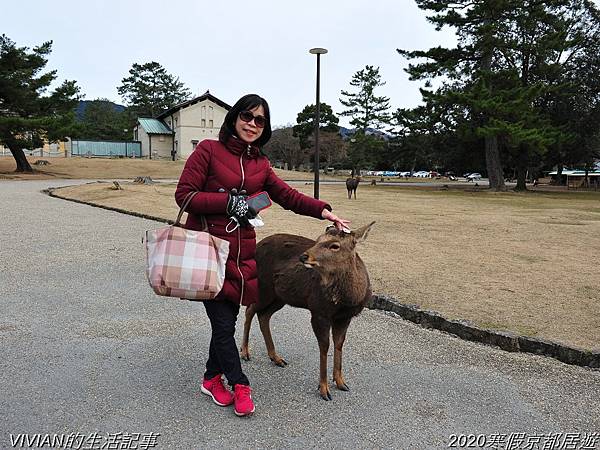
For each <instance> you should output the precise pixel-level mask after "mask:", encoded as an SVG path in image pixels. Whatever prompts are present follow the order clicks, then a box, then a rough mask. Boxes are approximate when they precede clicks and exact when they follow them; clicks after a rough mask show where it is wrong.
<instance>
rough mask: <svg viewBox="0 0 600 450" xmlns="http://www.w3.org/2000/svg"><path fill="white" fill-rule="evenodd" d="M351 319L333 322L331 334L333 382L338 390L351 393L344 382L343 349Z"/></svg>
mask: <svg viewBox="0 0 600 450" xmlns="http://www.w3.org/2000/svg"><path fill="white" fill-rule="evenodd" d="M350 320H351V318H348V319H344V320H340V321H336V322H333V324H332V327H331V332H332V334H333V345H334V351H333V381H335V385H336V386H337V388H338V389H340V390H342V391H349V390H350V388H349V387H348V385H347V384H346V381H345V380H344V375H342V347H343V346H344V341H345V340H346V331H347V330H348V325H350Z"/></svg>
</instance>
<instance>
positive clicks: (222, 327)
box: [202, 299, 250, 386]
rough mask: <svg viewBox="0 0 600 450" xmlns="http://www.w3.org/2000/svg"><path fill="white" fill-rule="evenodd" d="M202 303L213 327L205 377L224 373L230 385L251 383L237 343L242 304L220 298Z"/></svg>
mask: <svg viewBox="0 0 600 450" xmlns="http://www.w3.org/2000/svg"><path fill="white" fill-rule="evenodd" d="M202 303H204V307H205V308H206V314H207V315H208V318H209V319H210V325H211V328H212V335H211V339H210V347H209V351H208V361H206V372H205V373H204V378H205V379H209V378H213V377H214V376H216V375H218V374H221V373H222V374H225V377H226V378H227V381H228V383H229V385H230V386H234V385H236V384H245V385H250V382H249V381H248V378H246V375H244V372H242V364H241V362H240V355H239V353H238V350H237V346H236V344H235V336H234V335H235V322H236V320H237V315H238V313H239V312H240V305H238V304H236V303H233V302H230V301H228V300H220V299H219V300H208V301H205V302H202Z"/></svg>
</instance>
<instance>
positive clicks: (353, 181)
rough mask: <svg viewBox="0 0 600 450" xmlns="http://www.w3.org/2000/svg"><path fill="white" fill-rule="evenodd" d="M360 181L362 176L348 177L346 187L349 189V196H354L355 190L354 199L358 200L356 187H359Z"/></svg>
mask: <svg viewBox="0 0 600 450" xmlns="http://www.w3.org/2000/svg"><path fill="white" fill-rule="evenodd" d="M358 183H360V177H356V178H355V177H352V178H347V179H346V189H347V190H348V198H352V193H353V192H354V199H355V200H356V188H358Z"/></svg>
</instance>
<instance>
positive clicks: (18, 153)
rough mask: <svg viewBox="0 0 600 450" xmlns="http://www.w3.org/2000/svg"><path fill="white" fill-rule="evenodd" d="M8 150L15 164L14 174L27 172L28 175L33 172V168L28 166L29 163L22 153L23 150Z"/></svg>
mask: <svg viewBox="0 0 600 450" xmlns="http://www.w3.org/2000/svg"><path fill="white" fill-rule="evenodd" d="M9 150H10V152H11V153H12V155H13V158H15V161H16V163H17V170H15V172H28V173H32V172H33V168H32V167H31V165H30V164H29V161H27V158H26V157H25V153H23V149H21V148H11V147H9Z"/></svg>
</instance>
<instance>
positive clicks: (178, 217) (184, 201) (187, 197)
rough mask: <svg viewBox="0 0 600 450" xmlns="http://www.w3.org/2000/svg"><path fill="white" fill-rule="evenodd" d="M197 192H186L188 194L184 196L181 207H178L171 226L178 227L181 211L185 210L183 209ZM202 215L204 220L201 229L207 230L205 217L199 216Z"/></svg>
mask: <svg viewBox="0 0 600 450" xmlns="http://www.w3.org/2000/svg"><path fill="white" fill-rule="evenodd" d="M197 193H198V191H192V192H190V193H188V195H186V196H185V200H183V203H182V204H181V208H179V214H177V219H175V223H174V224H173V226H176V227H180V226H181V222H180V220H181V216H183V213H184V211H185V209H186V208H187V207H188V205H189V204H190V202H191V201H192V199H193V198H194V196H195V195H196V194H197ZM201 217H202V222H204V228H203V229H202V231H207V230H208V223H207V222H206V217H204V216H201Z"/></svg>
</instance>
